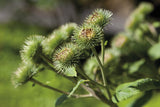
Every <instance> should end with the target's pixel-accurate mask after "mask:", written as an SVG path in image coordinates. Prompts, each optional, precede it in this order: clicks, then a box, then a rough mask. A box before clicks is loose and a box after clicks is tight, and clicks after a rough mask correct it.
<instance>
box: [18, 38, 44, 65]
mask: <svg viewBox="0 0 160 107" xmlns="http://www.w3.org/2000/svg"><path fill="white" fill-rule="evenodd" d="M44 38H45V37H43V36H37V35H35V36H30V37H28V38H27V40H26V41H25V44H24V46H23V48H22V50H21V51H20V53H21V58H22V61H23V62H28V61H32V62H35V63H39V61H40V58H39V55H40V54H41V53H42V45H41V42H42V41H43V40H44Z"/></svg>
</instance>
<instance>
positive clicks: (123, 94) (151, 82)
mask: <svg viewBox="0 0 160 107" xmlns="http://www.w3.org/2000/svg"><path fill="white" fill-rule="evenodd" d="M157 88H160V81H159V80H155V79H150V78H146V79H139V80H137V81H134V82H130V83H125V84H122V85H119V86H118V88H117V89H116V93H115V94H114V96H113V97H112V101H113V102H114V103H117V102H120V101H122V100H125V99H128V98H129V97H132V96H133V95H136V94H138V93H140V92H144V91H148V90H152V89H157Z"/></svg>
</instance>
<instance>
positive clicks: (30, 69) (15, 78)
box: [12, 63, 38, 87]
mask: <svg viewBox="0 0 160 107" xmlns="http://www.w3.org/2000/svg"><path fill="white" fill-rule="evenodd" d="M37 71H38V69H37V68H36V67H35V65H34V64H32V63H25V64H24V63H23V64H22V65H21V66H20V67H19V68H18V69H17V71H16V72H14V74H13V75H12V83H13V85H14V86H15V87H18V86H19V85H23V84H24V83H26V82H27V81H28V80H29V79H30V78H31V77H32V76H33V75H35V74H36V73H37Z"/></svg>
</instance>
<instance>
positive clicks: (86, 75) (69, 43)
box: [12, 3, 160, 107]
mask: <svg viewBox="0 0 160 107" xmlns="http://www.w3.org/2000/svg"><path fill="white" fill-rule="evenodd" d="M147 7H149V8H147ZM151 10H153V6H152V5H151V4H149V3H142V4H141V5H140V6H139V7H138V9H136V10H135V11H134V12H133V13H132V14H131V16H130V17H129V19H128V20H127V24H126V29H125V31H124V32H120V33H119V34H117V35H116V36H114V37H113V38H112V40H111V42H109V43H111V45H110V46H108V47H107V49H105V46H106V43H107V42H105V43H104V41H105V40H104V39H105V37H104V36H105V35H104V32H103V30H104V27H105V26H106V25H108V24H109V22H110V20H111V16H112V12H110V11H108V10H104V9H96V10H95V11H94V12H93V13H92V14H90V15H89V16H88V17H87V18H86V19H85V21H84V22H83V23H82V24H81V25H77V24H75V23H67V24H65V25H63V26H61V27H59V28H58V29H56V30H54V31H53V33H51V34H50V35H49V36H48V37H45V36H40V35H33V36H30V37H29V38H27V40H26V41H25V44H24V45H23V47H22V50H21V51H20V53H21V59H22V64H20V67H19V68H18V69H17V71H16V72H15V73H13V76H12V81H13V84H14V85H15V86H16V87H17V86H20V85H23V84H25V83H26V82H28V81H31V82H33V83H34V84H38V85H40V86H42V87H45V88H48V89H51V90H53V91H56V92H59V93H62V94H63V95H62V96H61V97H60V98H58V99H57V101H56V104H55V106H58V105H60V104H62V103H63V102H64V101H65V100H66V99H67V98H70V97H73V98H82V97H83V98H85V97H93V98H96V99H97V100H100V101H102V102H104V103H105V104H107V105H109V106H111V107H117V106H118V104H119V103H118V102H121V101H123V100H125V99H128V98H129V97H131V96H133V95H136V94H138V93H143V94H144V95H142V94H141V95H142V96H139V97H140V98H138V99H136V100H135V101H132V103H131V104H130V106H131V107H137V106H142V105H144V104H145V103H146V102H147V101H149V99H150V98H151V95H152V92H153V91H154V90H155V89H158V88H160V80H159V72H158V71H159V65H157V61H158V60H159V59H160V51H159V50H160V41H159V40H160V39H159V34H158V33H159V32H158V30H157V29H158V28H160V22H153V20H152V21H150V20H148V19H147V18H146V17H148V16H147V15H148V14H149V13H150V12H151ZM100 46H101V52H100V54H99V53H98V51H97V48H98V47H100ZM92 53H93V54H92ZM93 55H94V56H93ZM46 69H50V70H52V71H54V73H57V74H59V75H60V76H62V77H64V78H66V79H69V80H70V81H72V82H73V83H74V84H75V83H76V85H75V87H74V88H73V89H71V91H68V92H65V91H63V90H62V89H58V88H55V87H52V86H49V85H47V84H44V83H42V82H40V81H38V80H37V79H35V75H36V76H38V75H37V74H38V73H40V71H41V72H43V71H44V70H46ZM78 87H82V88H83V89H84V90H85V91H86V92H87V93H88V94H75V91H76V90H77V89H78Z"/></svg>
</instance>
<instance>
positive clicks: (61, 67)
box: [53, 43, 81, 72]
mask: <svg viewBox="0 0 160 107" xmlns="http://www.w3.org/2000/svg"><path fill="white" fill-rule="evenodd" d="M80 55H81V51H80V50H78V47H77V46H76V45H75V44H73V43H68V44H65V45H64V46H62V47H60V48H59V49H57V50H56V51H55V53H54V54H53V65H54V66H55V68H56V70H58V71H59V72H65V71H66V69H69V68H73V67H74V66H75V65H76V64H77V63H78V60H79V59H80Z"/></svg>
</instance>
